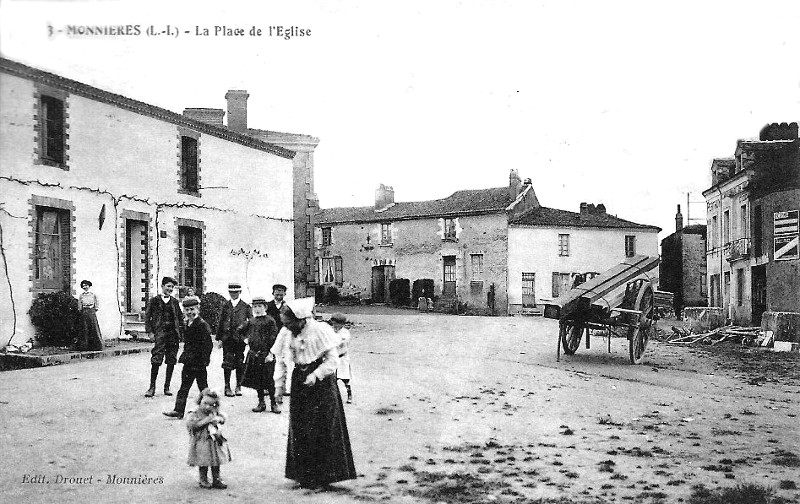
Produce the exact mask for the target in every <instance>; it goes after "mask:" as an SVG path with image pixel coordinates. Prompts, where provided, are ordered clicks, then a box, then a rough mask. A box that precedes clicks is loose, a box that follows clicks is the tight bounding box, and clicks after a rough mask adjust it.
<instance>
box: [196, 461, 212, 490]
mask: <svg viewBox="0 0 800 504" xmlns="http://www.w3.org/2000/svg"><path fill="white" fill-rule="evenodd" d="M199 484H200V488H211V482H210V481H208V467H206V466H200V482H199Z"/></svg>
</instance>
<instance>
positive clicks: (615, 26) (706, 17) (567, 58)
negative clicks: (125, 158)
mask: <svg viewBox="0 0 800 504" xmlns="http://www.w3.org/2000/svg"><path fill="white" fill-rule="evenodd" d="M137 24H138V25H140V27H141V30H142V33H141V34H140V35H138V36H135V35H131V36H69V35H67V34H65V33H58V32H57V30H59V29H63V30H66V28H67V27H68V26H70V25H73V26H87V25H137ZM151 25H152V26H155V27H157V28H159V29H165V28H166V26H167V25H170V26H171V27H177V29H179V30H180V31H181V32H183V31H187V30H188V31H190V34H184V33H181V34H180V35H179V36H178V37H168V36H159V37H149V36H147V35H146V34H145V33H144V30H145V29H146V27H148V26H151ZM215 26H220V27H221V26H225V27H227V28H231V29H236V28H242V29H243V30H244V31H245V33H246V34H247V35H245V36H221V35H218V36H214V27H215ZM270 26H272V27H278V26H280V27H296V28H297V29H303V30H310V35H308V34H307V35H305V36H296V37H290V38H289V39H286V38H283V37H277V36H269V35H268V33H269V27H270ZM48 27H53V29H54V30H56V32H55V35H54V36H49V35H48ZM253 27H255V28H256V29H258V28H260V29H261V30H262V35H261V36H260V37H259V36H250V35H249V31H250V29H251V28H253ZM798 27H800V2H797V1H796V0H787V1H766V2H743V1H735V0H734V1H714V0H710V1H703V2H696V1H682V0H678V1H673V2H647V1H614V0H609V1H604V2H597V1H590V0H572V1H568V0H567V1H530V0H508V1H492V2H490V1H456V0H439V1H436V2H430V1H419V0H409V1H404V2H397V1H392V2H389V1H383V0H377V1H376V0H372V1H366V0H350V1H341V0H333V1H331V0H326V1H322V0H320V1H310V0H299V1H292V2H289V1H280V2H277V1H260V2H252V1H246V0H243V1H237V2H224V3H223V2H203V1H194V2H182V1H172V2H165V1H163V0H162V1H158V2H153V1H150V0H138V1H134V0H92V1H80V0H78V1H47V0H3V1H2V2H1V3H0V54H2V56H3V57H5V58H9V59H12V60H15V61H19V62H22V63H25V64H28V65H31V66H35V67H37V68H41V69H43V70H47V71H50V72H54V73H57V74H60V75H63V76H65V77H68V78H72V79H75V80H78V81H81V82H84V83H87V84H90V85H93V86H96V87H99V88H101V89H104V90H107V91H111V92H114V93H119V94H122V95H125V96H128V97H130V98H133V99H136V100H140V101H144V102H147V103H151V104H154V105H157V106H160V107H163V108H166V109H169V110H172V111H175V112H182V111H183V109H184V108H186V107H213V108H222V109H225V108H226V102H225V98H224V97H225V92H226V91H227V90H228V89H246V90H247V91H248V92H249V94H250V98H249V101H248V125H249V126H250V127H254V128H261V129H268V130H273V131H285V132H292V133H303V134H308V135H312V136H315V137H318V138H319V139H320V144H319V146H318V147H317V150H316V152H315V159H314V160H315V191H316V193H317V195H318V197H319V201H320V205H321V206H322V207H323V208H329V207H335V206H369V205H372V204H373V202H374V193H375V189H376V188H377V186H378V184H381V183H383V184H387V185H391V186H393V187H394V190H395V200H396V201H419V200H427V199H436V198H443V197H446V196H448V195H449V194H451V193H453V192H454V191H456V190H461V189H480V188H488V187H499V186H505V185H507V184H508V176H509V171H510V170H511V169H516V170H517V171H518V173H519V174H520V176H521V177H522V178H523V179H525V178H530V179H531V181H532V183H533V187H534V190H535V191H536V194H537V196H538V198H539V201H540V203H541V204H542V205H544V206H547V207H552V208H560V209H564V210H570V211H578V208H579V205H580V203H581V202H588V203H595V204H597V203H603V204H605V206H606V208H607V210H608V212H609V213H611V214H615V215H617V216H619V217H621V218H624V219H627V220H631V221H634V222H638V223H643V224H651V225H656V226H659V227H661V228H662V229H663V231H662V232H661V233H660V235H659V237H660V238H664V237H665V236H666V235H668V234H669V233H671V232H673V231H674V229H675V221H674V218H675V211H676V205H678V204H680V205H681V207H682V212H683V215H684V221H686V219H687V217H688V218H691V220H692V222H691V223H701V222H705V219H704V217H705V204H704V203H703V201H704V200H703V196H702V191H703V190H705V189H707V188H708V187H710V185H711V181H710V172H709V169H710V166H711V161H712V159H714V158H715V157H730V156H733V154H734V151H735V148H736V141H737V139H739V138H756V137H757V136H758V132H759V130H760V129H761V128H762V127H763V126H764V125H765V124H767V123H771V122H792V121H800V28H798ZM203 28H208V29H209V32H210V33H211V35H209V36H198V35H195V33H197V31H198V30H200V31H201V32H202V29H203ZM274 32H275V28H273V33H274ZM0 133H1V132H0ZM687 193H689V200H690V201H691V202H692V203H690V205H689V207H690V208H689V212H688V216H687V209H686V206H687V203H686V202H687ZM695 219H698V220H695Z"/></svg>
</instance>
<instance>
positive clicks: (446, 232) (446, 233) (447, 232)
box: [442, 217, 458, 241]
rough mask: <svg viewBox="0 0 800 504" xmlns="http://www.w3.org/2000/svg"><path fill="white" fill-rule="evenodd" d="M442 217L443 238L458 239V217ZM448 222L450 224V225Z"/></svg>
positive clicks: (446, 239) (448, 239)
mask: <svg viewBox="0 0 800 504" xmlns="http://www.w3.org/2000/svg"><path fill="white" fill-rule="evenodd" d="M442 219H443V222H442V239H443V240H445V241H456V240H458V233H456V218H455V217H443V218H442ZM448 223H449V224H450V225H449V226H448Z"/></svg>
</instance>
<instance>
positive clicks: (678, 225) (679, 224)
mask: <svg viewBox="0 0 800 504" xmlns="http://www.w3.org/2000/svg"><path fill="white" fill-rule="evenodd" d="M681 229H683V214H682V213H681V206H680V205H678V213H676V214H675V232H676V233H677V232H678V231H680V230H681Z"/></svg>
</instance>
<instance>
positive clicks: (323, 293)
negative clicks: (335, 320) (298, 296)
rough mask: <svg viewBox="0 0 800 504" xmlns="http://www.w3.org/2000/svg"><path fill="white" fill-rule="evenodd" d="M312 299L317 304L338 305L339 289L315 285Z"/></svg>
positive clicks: (331, 286)
mask: <svg viewBox="0 0 800 504" xmlns="http://www.w3.org/2000/svg"><path fill="white" fill-rule="evenodd" d="M314 297H315V298H316V302H317V303H323V304H338V303H339V289H337V288H336V287H335V286H333V285H317V286H316V287H314Z"/></svg>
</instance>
